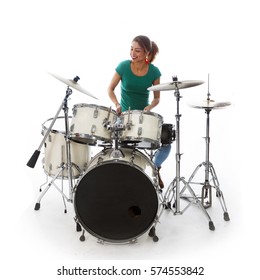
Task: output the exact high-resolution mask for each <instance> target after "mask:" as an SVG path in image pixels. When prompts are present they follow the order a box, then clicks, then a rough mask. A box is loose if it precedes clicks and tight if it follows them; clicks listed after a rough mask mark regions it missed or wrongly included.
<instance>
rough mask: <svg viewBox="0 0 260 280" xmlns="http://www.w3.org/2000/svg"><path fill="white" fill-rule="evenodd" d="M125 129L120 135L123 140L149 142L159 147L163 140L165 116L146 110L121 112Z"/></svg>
mask: <svg viewBox="0 0 260 280" xmlns="http://www.w3.org/2000/svg"><path fill="white" fill-rule="evenodd" d="M121 120H122V123H123V124H124V127H125V129H124V130H123V131H122V133H121V136H120V141H121V142H127V143H138V142H148V143H151V144H152V146H154V147H158V146H159V144H160V141H161V130H162V124H163V117H162V116H161V115H159V114H156V113H152V112H145V111H138V110H133V111H125V112H123V113H122V114H121Z"/></svg>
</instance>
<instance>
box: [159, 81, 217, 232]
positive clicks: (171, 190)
mask: <svg viewBox="0 0 260 280" xmlns="http://www.w3.org/2000/svg"><path fill="white" fill-rule="evenodd" d="M173 84H175V92H174V96H175V98H176V105H177V107H176V108H177V111H176V115H175V118H176V177H175V178H174V179H173V181H172V182H171V184H170V185H169V187H168V189H167V191H166V193H165V196H164V204H165V206H166V208H170V209H171V210H172V211H173V212H174V214H175V215H180V214H183V213H184V212H185V211H186V210H187V209H188V208H189V207H190V206H191V205H192V204H195V205H197V206H198V207H199V208H200V209H201V211H202V212H203V214H204V215H205V216H206V218H207V219H208V221H209V229H210V230H215V226H214V223H213V221H212V220H211V218H210V216H209V214H208V213H207V211H206V210H205V208H204V207H203V205H202V203H201V201H200V200H199V198H198V197H197V196H196V194H195V192H194V191H193V189H192V188H191V186H190V184H189V182H186V181H185V179H184V177H181V172H180V168H181V156H182V154H181V153H180V118H181V114H180V110H179V108H180V106H179V103H180V98H181V97H182V96H180V92H179V87H178V80H177V77H173ZM181 184H183V185H184V188H185V189H186V190H188V191H189V193H190V198H191V199H190V200H189V203H188V205H186V207H185V208H183V209H182V210H181V209H180V208H181V207H180V206H181V205H180V199H181V191H180V189H181ZM173 199H174V203H172V200H173ZM172 208H174V209H175V210H173V209H172Z"/></svg>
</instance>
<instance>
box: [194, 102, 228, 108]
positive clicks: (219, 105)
mask: <svg viewBox="0 0 260 280" xmlns="http://www.w3.org/2000/svg"><path fill="white" fill-rule="evenodd" d="M189 105H190V106H191V107H192V108H197V109H221V108H225V107H227V106H230V105H231V103H230V102H228V101H224V102H216V101H214V100H204V101H202V102H192V103H190V104H189Z"/></svg>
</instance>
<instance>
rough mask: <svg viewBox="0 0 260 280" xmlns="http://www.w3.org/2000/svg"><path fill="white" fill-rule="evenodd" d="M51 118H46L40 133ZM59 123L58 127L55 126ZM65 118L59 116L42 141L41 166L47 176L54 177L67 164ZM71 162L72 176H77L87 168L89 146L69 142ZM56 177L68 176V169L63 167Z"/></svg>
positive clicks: (89, 154)
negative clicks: (42, 155)
mask: <svg viewBox="0 0 260 280" xmlns="http://www.w3.org/2000/svg"><path fill="white" fill-rule="evenodd" d="M52 120H53V119H49V120H47V121H46V122H45V123H44V124H43V125H42V134H43V135H45V133H46V132H47V130H48V127H49V126H50V123H51V121H52ZM57 125H59V127H60V128H59V129H58V130H57V129H55V126H57ZM64 127H65V120H64V117H59V118H58V119H57V120H56V122H55V124H54V127H53V128H52V129H51V131H50V133H49V135H48V137H47V138H46V141H45V143H44V159H43V168H44V171H45V173H46V174H47V175H48V176H51V177H54V176H56V174H57V173H58V172H59V171H60V170H61V169H60V168H61V166H62V165H63V164H64V163H65V164H67V155H66V141H65V129H64ZM70 150H71V162H72V177H73V178H77V177H79V176H80V175H81V174H82V172H84V170H85V169H86V168H87V165H88V162H89V160H90V157H91V147H90V146H88V145H84V144H79V143H76V142H72V141H71V142H70ZM57 178H63V179H67V178H68V170H67V168H65V169H64V170H63V172H62V173H60V175H59V176H58V177H57Z"/></svg>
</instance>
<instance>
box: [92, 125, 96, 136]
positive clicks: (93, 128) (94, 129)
mask: <svg viewBox="0 0 260 280" xmlns="http://www.w3.org/2000/svg"><path fill="white" fill-rule="evenodd" d="M95 132H96V126H95V125H94V124H93V125H92V127H91V133H92V134H94V133H95Z"/></svg>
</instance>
